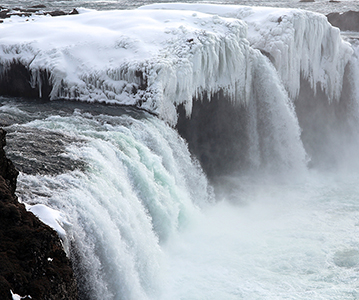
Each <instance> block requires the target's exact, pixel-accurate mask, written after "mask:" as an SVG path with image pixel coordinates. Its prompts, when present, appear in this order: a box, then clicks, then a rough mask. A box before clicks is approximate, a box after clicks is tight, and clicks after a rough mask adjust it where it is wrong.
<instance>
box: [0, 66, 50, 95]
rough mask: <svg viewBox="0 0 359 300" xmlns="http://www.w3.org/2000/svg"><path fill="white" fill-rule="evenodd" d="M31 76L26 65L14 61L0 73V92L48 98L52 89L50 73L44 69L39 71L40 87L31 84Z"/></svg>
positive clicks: (2, 93)
mask: <svg viewBox="0 0 359 300" xmlns="http://www.w3.org/2000/svg"><path fill="white" fill-rule="evenodd" d="M31 76H32V75H31V71H30V70H29V69H28V68H27V67H26V66H24V65H22V64H20V63H18V62H14V63H13V64H12V65H11V67H9V68H8V69H7V70H5V71H4V73H3V74H2V75H0V94H1V95H8V96H13V97H27V98H42V99H48V98H49V95H50V93H51V89H52V85H51V84H50V82H49V77H50V75H49V74H48V73H47V72H46V71H43V72H40V79H41V82H42V85H41V87H38V86H32V85H31Z"/></svg>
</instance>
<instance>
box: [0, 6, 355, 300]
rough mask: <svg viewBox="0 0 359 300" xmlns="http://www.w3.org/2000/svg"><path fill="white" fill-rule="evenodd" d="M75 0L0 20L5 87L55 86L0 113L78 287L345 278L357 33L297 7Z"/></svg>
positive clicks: (146, 290)
mask: <svg viewBox="0 0 359 300" xmlns="http://www.w3.org/2000/svg"><path fill="white" fill-rule="evenodd" d="M79 12H80V14H79V15H77V16H64V17H59V18H49V17H45V16H36V17H34V18H33V19H32V20H30V21H29V22H27V21H24V20H22V19H21V18H19V19H14V20H11V22H10V21H4V23H3V24H2V25H1V28H0V32H1V38H0V73H1V74H0V75H1V76H0V92H2V93H6V94H8V95H10V96H19V95H20V96H32V97H33V96H34V94H36V95H38V97H39V98H42V99H45V100H51V101H40V100H38V101H30V100H24V99H19V98H1V99H0V101H1V103H2V105H1V107H0V117H1V120H2V123H4V125H6V130H7V131H8V132H9V133H8V151H9V156H10V158H11V159H12V160H13V161H14V163H15V164H16V165H17V167H18V168H19V169H20V171H21V173H20V176H19V179H18V180H19V182H18V191H17V192H18V195H19V197H20V199H21V201H23V202H24V203H26V205H27V208H28V209H29V210H30V211H33V212H34V213H35V214H38V215H39V217H40V218H43V217H44V215H47V216H52V219H51V218H50V219H51V220H50V222H51V224H52V226H53V227H55V229H56V230H57V231H58V233H59V235H60V236H61V238H62V241H63V244H64V248H65V250H66V251H67V254H68V255H69V257H70V258H71V260H72V262H73V265H74V269H75V272H76V275H77V278H78V282H79V291H80V296H81V299H163V300H167V299H255V298H261V299H264V298H273V299H284V298H286V297H287V296H288V295H287V296H286V293H287V292H288V291H289V293H291V295H293V298H296V299H308V297H309V298H312V299H323V298H326V299H328V298H330V299H346V298H343V297H342V298H341V296H342V295H343V294H346V295H347V294H353V295H354V294H355V291H354V290H355V284H352V283H350V284H348V285H345V283H344V282H346V281H350V280H349V279H348V278H350V276H352V278H357V275H356V274H355V272H356V270H357V269H356V268H357V266H358V265H359V263H357V258H358V253H359V248H358V245H359V241H357V239H356V238H352V239H351V238H350V237H351V236H352V234H353V229H352V228H353V227H354V226H357V221H356V220H357V219H358V218H359V216H358V215H357V210H358V209H357V204H356V202H355V199H354V198H355V196H353V195H355V194H356V192H357V188H356V186H357V185H356V177H355V176H354V177H350V178H347V177H346V176H347V175H348V174H349V172H347V171H348V170H349V169H351V171H355V169H356V167H357V166H358V165H357V164H356V163H357V161H356V160H354V159H353V157H355V156H356V149H357V146H358V135H357V134H358V132H357V131H358V129H357V128H358V126H357V125H358V123H357V122H358V90H357V83H356V79H357V74H358V49H359V47H358V46H357V42H356V41H355V40H350V43H349V42H346V41H344V40H343V39H342V37H341V35H340V32H339V30H338V29H336V28H334V27H332V26H331V25H330V24H329V23H328V22H327V20H326V19H325V17H324V16H322V15H320V14H316V13H310V12H305V11H300V10H292V9H270V8H252V7H242V6H224V5H202V4H201V5H200V4H178V3H177V4H156V5H149V6H145V7H142V8H141V9H137V10H131V11H93V10H87V9H79ZM48 28H51V31H49V30H48ZM19 74H20V75H21V76H19ZM19 78H20V79H19ZM21 78H22V79H23V82H22V81H21ZM15 79H19V80H15ZM9 82H13V85H12V86H9V85H8V84H7V83H9ZM19 93H20V94H19ZM124 107H130V108H124ZM344 169H345V172H347V173H345V172H344V175H343V173H341V175H343V177H341V178H340V180H337V178H336V177H335V176H334V175H333V173H336V172H337V171H338V170H344ZM321 172H324V173H321ZM325 172H328V174H329V175H328V174H327V173H325ZM331 172H333V173H331ZM323 174H325V176H324V175H323ZM350 174H351V173H350ZM322 176H323V177H322ZM326 176H328V177H326ZM332 176H333V177H332ZM324 177H325V179H323V178H324ZM328 178H329V179H328ZM343 191H345V193H347V194H345V195H346V196H345V197H341V196H340V195H341V193H344V192H343ZM333 195H334V196H335V197H334V196H333ZM333 198H335V199H337V198H338V199H341V200H340V201H337V202H336V201H334V200H333ZM342 198H343V199H342ZM353 199H354V200H353ZM327 207H329V208H328V209H327ZM351 208H353V209H352V210H351ZM348 211H350V212H348ZM358 211H359V210H358ZM342 215H344V216H345V217H344V218H342ZM347 215H350V216H349V217H348V218H346V216H347ZM344 219H345V220H344ZM43 220H44V222H49V221H46V220H45V219H44V218H43ZM51 224H50V225H51ZM53 224H55V226H54V225H53ZM354 224H355V225H354ZM342 228H344V229H342ZM341 234H342V235H341ZM343 245H344V246H343ZM303 262H305V263H304V264H303ZM343 266H344V267H343ZM343 268H344V269H343ZM345 268H346V269H345ZM332 285H335V287H336V289H333V288H332ZM321 292H322V293H323V294H322V295H320V293H321ZM323 295H324V296H323ZM338 295H339V296H338ZM347 299H349V298H347Z"/></svg>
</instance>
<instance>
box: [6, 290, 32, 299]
mask: <svg viewBox="0 0 359 300" xmlns="http://www.w3.org/2000/svg"><path fill="white" fill-rule="evenodd" d="M10 293H11V296H12V299H13V300H21V299H24V298H30V299H32V298H31V296H24V297H21V296H20V295H18V294H14V293H13V292H12V290H10Z"/></svg>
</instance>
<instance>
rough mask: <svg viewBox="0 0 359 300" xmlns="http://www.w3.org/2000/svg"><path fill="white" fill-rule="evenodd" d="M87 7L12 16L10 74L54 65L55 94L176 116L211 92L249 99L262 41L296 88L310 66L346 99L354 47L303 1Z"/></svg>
mask: <svg viewBox="0 0 359 300" xmlns="http://www.w3.org/2000/svg"><path fill="white" fill-rule="evenodd" d="M79 11H80V14H79V15H71V16H61V17H50V16H34V17H31V18H22V17H12V18H10V19H7V20H4V23H2V24H1V26H0V74H1V73H2V74H4V73H5V72H6V70H7V69H8V68H9V67H10V66H11V64H12V63H13V62H20V63H21V64H23V65H25V66H26V67H27V68H28V69H29V70H30V72H31V74H32V81H31V84H32V85H33V86H34V87H35V86H41V84H42V82H41V77H40V72H42V71H43V70H46V71H48V74H50V81H51V83H52V85H53V89H52V91H51V94H50V98H51V99H59V98H61V99H69V100H81V101H90V102H91V101H97V102H106V103H116V104H122V105H134V106H137V107H139V108H143V109H145V110H148V111H150V112H152V113H154V114H157V115H159V116H160V117H161V118H162V119H165V120H166V121H167V122H168V123H170V124H175V123H176V121H177V112H176V106H177V105H179V104H184V106H185V109H186V112H187V115H188V116H190V115H191V110H192V101H193V100H192V99H193V97H194V96H197V95H198V94H199V93H201V92H203V91H207V92H208V94H209V95H210V94H213V93H214V92H216V91H218V90H219V89H223V90H224V91H225V93H227V95H229V96H230V97H231V99H233V101H238V102H241V103H246V102H248V101H249V99H250V93H251V89H252V84H253V82H252V81H253V77H254V74H253V69H254V68H253V64H255V63H256V62H255V61H256V57H257V55H258V54H257V52H258V50H257V49H259V50H261V51H263V52H266V53H269V54H270V56H271V58H272V60H273V64H274V66H275V67H276V69H277V72H278V73H279V75H280V78H281V80H282V81H283V83H284V86H285V87H286V89H287V91H288V92H289V94H290V95H291V96H292V97H295V96H296V95H297V94H298V92H299V83H300V82H299V81H300V75H301V73H302V74H303V75H304V76H305V77H306V78H307V79H308V80H309V81H310V83H311V85H312V87H313V89H315V88H316V86H317V84H320V85H321V86H322V88H323V89H324V91H325V92H326V93H327V94H328V96H329V98H330V99H337V98H338V97H339V95H340V91H341V85H342V78H343V74H344V68H345V66H346V64H347V62H348V60H349V58H350V56H351V55H352V51H351V48H350V46H349V45H348V44H347V43H345V42H343V41H342V40H341V38H340V34H339V30H338V29H336V28H333V27H331V26H330V25H329V23H328V22H327V21H326V19H325V17H324V16H322V15H319V14H316V13H310V12H305V11H300V10H290V9H272V8H254V7H244V6H226V5H200V4H192V5H191V4H178V3H176V4H157V5H150V6H146V7H142V8H141V9H137V10H128V11H120V10H118V11H93V10H87V9H79ZM40 96H42V95H41V94H40Z"/></svg>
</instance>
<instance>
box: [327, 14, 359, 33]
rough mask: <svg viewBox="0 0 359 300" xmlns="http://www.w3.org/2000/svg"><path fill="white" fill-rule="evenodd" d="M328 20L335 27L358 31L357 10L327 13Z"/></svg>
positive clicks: (358, 17) (358, 16) (358, 15)
mask: <svg viewBox="0 0 359 300" xmlns="http://www.w3.org/2000/svg"><path fill="white" fill-rule="evenodd" d="M327 18H328V21H329V23H330V24H332V25H333V26H335V27H338V28H339V29H340V30H344V31H358V32H359V12H358V11H351V10H350V11H347V12H344V13H330V14H328V15H327Z"/></svg>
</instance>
